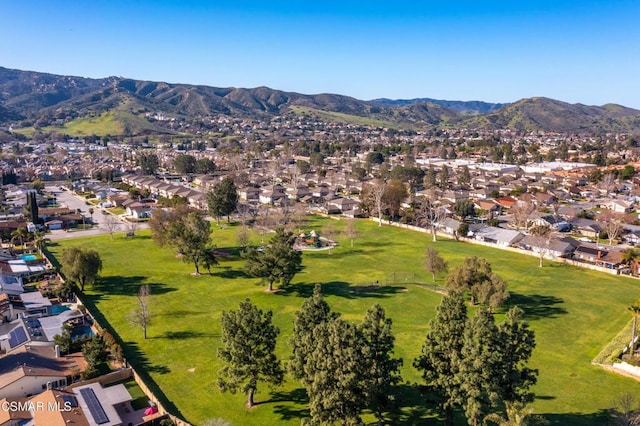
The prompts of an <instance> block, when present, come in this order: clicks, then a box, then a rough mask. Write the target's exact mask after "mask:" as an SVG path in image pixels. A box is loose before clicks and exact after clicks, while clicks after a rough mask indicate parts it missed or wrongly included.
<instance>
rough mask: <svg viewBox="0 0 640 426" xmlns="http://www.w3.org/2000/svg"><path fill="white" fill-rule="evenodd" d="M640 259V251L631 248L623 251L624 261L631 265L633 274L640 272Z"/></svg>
mask: <svg viewBox="0 0 640 426" xmlns="http://www.w3.org/2000/svg"><path fill="white" fill-rule="evenodd" d="M638 260H640V252H639V251H638V250H636V249H633V248H630V249H627V250H624V251H623V252H622V262H623V263H625V264H627V265H629V268H631V273H632V274H633V275H637V274H638Z"/></svg>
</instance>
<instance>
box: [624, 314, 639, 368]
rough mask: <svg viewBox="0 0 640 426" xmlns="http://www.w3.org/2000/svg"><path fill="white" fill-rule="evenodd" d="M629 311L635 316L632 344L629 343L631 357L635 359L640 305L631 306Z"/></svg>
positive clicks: (632, 327) (632, 328)
mask: <svg viewBox="0 0 640 426" xmlns="http://www.w3.org/2000/svg"><path fill="white" fill-rule="evenodd" d="M627 309H629V311H631V313H632V314H633V326H631V342H630V343H629V355H630V356H631V357H632V358H633V356H634V354H635V346H636V330H637V325H638V313H640V304H638V303H635V304H633V305H631V306H629V308H627Z"/></svg>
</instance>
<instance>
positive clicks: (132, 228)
mask: <svg viewBox="0 0 640 426" xmlns="http://www.w3.org/2000/svg"><path fill="white" fill-rule="evenodd" d="M126 226H127V236H129V237H133V236H135V235H136V231H137V230H138V228H139V225H138V222H136V221H135V220H132V221H127V225H126Z"/></svg>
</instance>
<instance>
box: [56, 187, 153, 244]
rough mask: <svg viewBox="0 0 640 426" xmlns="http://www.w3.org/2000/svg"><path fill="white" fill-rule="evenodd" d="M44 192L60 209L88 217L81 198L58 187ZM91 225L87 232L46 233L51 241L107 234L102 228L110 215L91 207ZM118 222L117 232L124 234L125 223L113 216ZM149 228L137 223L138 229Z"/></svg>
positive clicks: (85, 205)
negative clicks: (53, 199) (70, 210)
mask: <svg viewBox="0 0 640 426" xmlns="http://www.w3.org/2000/svg"><path fill="white" fill-rule="evenodd" d="M45 191H46V192H48V193H50V194H51V195H54V196H55V197H56V198H57V199H58V204H60V206H62V207H67V208H70V209H73V210H78V209H79V210H80V211H81V212H82V214H83V215H84V216H86V217H87V218H89V217H90V214H89V207H92V206H89V205H87V204H86V200H85V199H84V198H82V197H78V196H77V195H75V194H74V193H73V192H71V191H65V190H62V189H60V187H59V186H58V185H55V186H54V185H48V186H46V187H45ZM93 209H94V212H93V223H94V226H93V227H92V228H91V229H88V230H74V229H72V230H70V231H69V232H67V231H63V230H60V231H52V232H49V233H47V237H48V238H50V239H51V240H61V239H66V238H78V237H89V236H93V235H100V234H107V233H108V232H109V231H108V230H107V229H106V227H105V226H104V221H105V217H106V216H107V215H111V213H109V212H107V210H105V209H102V208H101V207H98V206H93ZM114 217H116V218H117V219H118V220H119V222H120V223H119V229H118V231H117V232H120V233H122V232H124V231H125V229H126V226H127V222H126V221H125V220H124V219H122V218H121V217H119V216H114ZM148 227H149V226H148V225H147V224H146V223H139V224H138V229H146V228H148Z"/></svg>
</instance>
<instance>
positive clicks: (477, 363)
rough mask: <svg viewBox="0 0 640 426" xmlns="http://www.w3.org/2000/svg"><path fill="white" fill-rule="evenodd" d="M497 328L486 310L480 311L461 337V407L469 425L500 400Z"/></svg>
mask: <svg viewBox="0 0 640 426" xmlns="http://www.w3.org/2000/svg"><path fill="white" fill-rule="evenodd" d="M497 350H498V327H496V325H495V323H494V320H493V316H492V315H491V314H490V313H489V311H488V310H486V309H480V310H479V311H478V313H477V314H476V316H475V317H473V318H472V319H471V320H470V321H469V324H468V326H467V328H466V330H465V333H464V347H463V349H462V358H463V361H462V365H461V367H460V381H461V383H462V386H461V389H462V392H463V394H464V398H463V403H462V405H463V407H464V411H465V414H466V416H467V421H468V422H469V424H470V425H473V426H477V425H478V424H480V423H482V419H483V418H484V417H485V416H486V415H487V414H489V409H490V408H491V407H493V406H495V405H496V404H497V403H498V402H499V399H500V395H499V389H498V379H499V368H498V361H499V358H500V356H499V353H498V351H497Z"/></svg>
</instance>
